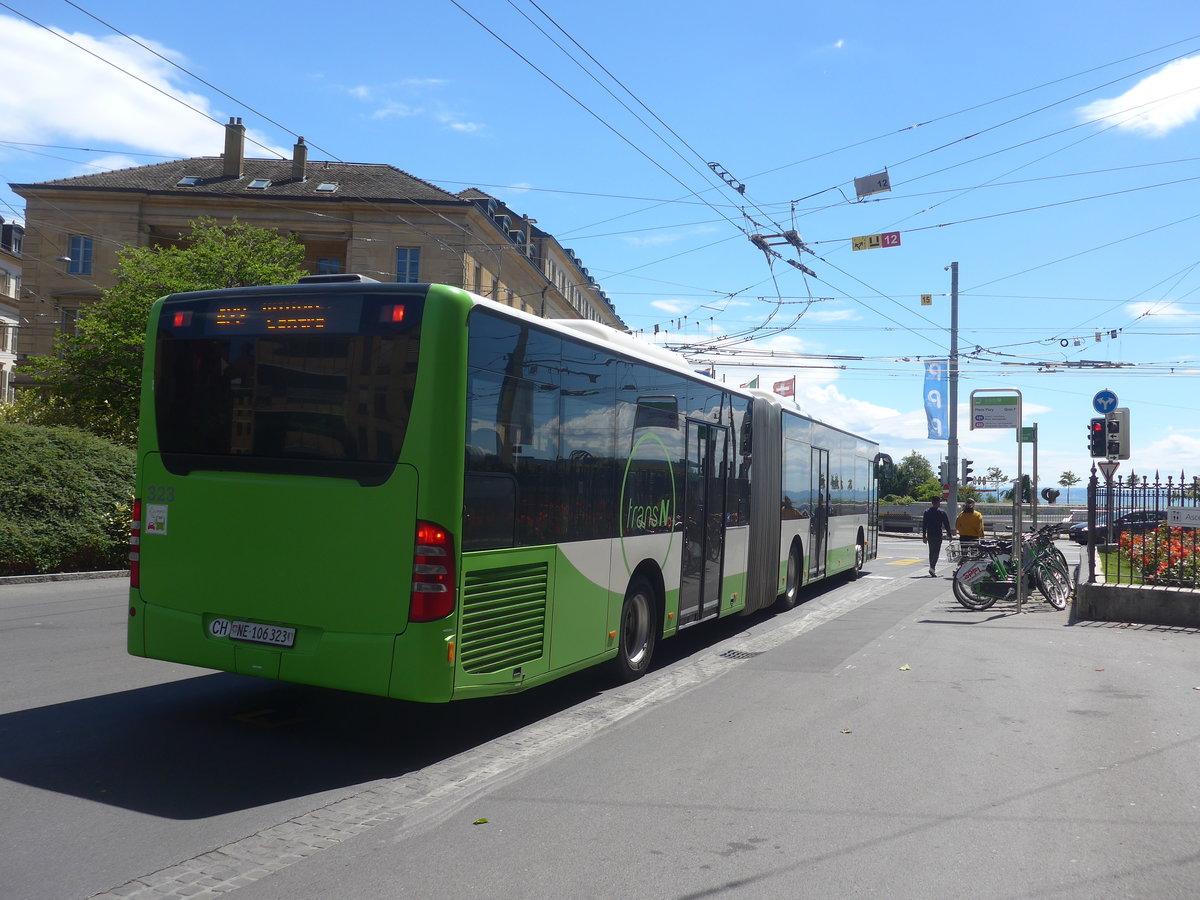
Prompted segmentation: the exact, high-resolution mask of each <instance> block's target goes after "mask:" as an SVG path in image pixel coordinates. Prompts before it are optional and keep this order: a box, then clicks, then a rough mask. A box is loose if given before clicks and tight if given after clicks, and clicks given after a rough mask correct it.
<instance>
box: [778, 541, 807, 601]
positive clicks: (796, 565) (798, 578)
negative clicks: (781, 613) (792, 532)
mask: <svg viewBox="0 0 1200 900" xmlns="http://www.w3.org/2000/svg"><path fill="white" fill-rule="evenodd" d="M803 567H804V553H803V551H802V550H801V549H800V542H799V541H792V549H791V550H789V551H788V561H787V582H786V586H785V587H784V589H783V593H782V594H780V595H779V598H778V599H777V600H776V601H775V608H776V609H779V610H784V609H791V608H792V607H793V606H795V605H796V603H797V601H798V600H799V599H800V585H801V584H802V583H803V581H804V568H803Z"/></svg>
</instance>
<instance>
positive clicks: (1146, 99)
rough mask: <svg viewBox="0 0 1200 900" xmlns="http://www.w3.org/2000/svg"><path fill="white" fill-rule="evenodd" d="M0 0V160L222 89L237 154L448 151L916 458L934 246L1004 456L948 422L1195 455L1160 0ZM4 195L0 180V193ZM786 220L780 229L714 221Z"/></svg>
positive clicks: (1195, 18)
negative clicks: (1001, 423)
mask: <svg viewBox="0 0 1200 900" xmlns="http://www.w3.org/2000/svg"><path fill="white" fill-rule="evenodd" d="M7 7H8V8H5V7H0V47H2V48H3V51H4V58H5V60H6V63H7V65H6V71H7V72H8V73H9V86H10V89H9V90H8V91H7V92H5V93H4V95H3V96H0V182H3V183H4V184H5V185H7V183H9V182H19V183H23V182H36V181H43V180H50V179H54V178H62V177H67V176H71V175H77V174H81V173H85V172H95V171H102V170H104V169H106V168H115V167H125V166H130V165H143V164H148V163H153V162H158V161H161V160H162V159H164V158H175V157H187V156H212V155H216V154H218V153H220V152H221V149H222V132H221V125H220V123H223V122H225V121H227V119H228V117H229V116H241V117H243V120H244V121H245V123H246V125H247V127H248V129H249V133H250V137H251V138H252V139H253V140H255V141H258V142H259V143H260V144H261V147H256V146H254V145H251V146H250V147H249V148H248V152H249V154H250V155H262V156H266V155H270V152H271V151H276V152H278V153H280V154H283V155H287V154H289V153H290V148H291V146H292V144H293V143H294V141H295V137H296V136H297V135H303V136H304V137H305V139H306V141H307V142H308V143H309V144H310V159H314V160H320V159H340V160H345V161H349V162H368V163H388V164H391V165H394V166H397V167H398V168H401V169H404V170H405V171H408V172H411V173H412V174H414V175H417V176H418V177H421V178H424V179H426V180H428V181H431V182H433V183H435V184H437V185H439V186H441V187H443V188H445V189H447V190H451V191H457V190H461V189H462V188H465V187H469V186H475V187H479V188H482V189H484V190H487V191H489V192H491V193H493V194H495V195H496V196H498V197H501V198H502V199H503V200H505V201H506V202H507V203H508V204H509V205H510V206H512V207H513V208H514V209H515V210H517V211H519V212H521V213H523V214H525V215H529V216H532V217H533V218H536V219H537V220H538V224H539V227H541V228H544V229H545V230H547V231H549V232H551V233H552V234H554V235H556V236H557V237H558V238H559V239H560V240H561V241H562V243H563V244H564V245H565V246H568V247H572V248H573V249H574V250H575V251H576V252H577V253H578V254H579V256H580V257H581V259H582V260H583V262H584V265H586V266H587V267H588V268H589V270H590V271H591V273H592V274H593V275H594V276H595V277H596V278H597V280H598V281H599V283H600V284H601V286H602V287H603V288H604V289H605V290H606V291H607V293H608V295H609V297H610V298H611V299H612V300H613V301H614V303H615V305H616V307H617V310H618V312H619V314H620V315H621V316H622V318H623V319H624V320H625V322H626V323H627V324H628V325H629V326H630V328H632V329H634V330H643V331H646V332H648V333H653V332H654V329H655V326H658V332H659V333H658V338H657V340H659V341H660V342H664V343H668V344H671V345H675V346H679V347H682V348H685V349H687V350H689V351H690V352H691V354H692V355H693V357H694V358H695V359H696V360H700V361H706V362H714V363H715V364H716V366H717V372H718V375H719V377H723V378H726V379H728V380H729V381H731V382H735V383H738V384H741V383H745V382H748V381H749V380H750V379H751V378H753V377H755V376H756V375H757V376H759V377H760V379H761V381H760V383H762V384H764V385H767V384H770V383H773V382H774V381H778V380H783V379H787V378H791V377H792V376H795V377H796V379H797V399H798V401H799V404H800V406H801V408H802V409H804V410H805V411H806V412H809V413H811V414H813V415H815V416H816V417H818V418H821V419H823V420H825V421H828V422H830V423H832V424H836V425H839V426H841V427H845V428H848V429H850V430H853V431H856V432H859V433H862V434H866V435H868V436H870V437H872V438H873V439H875V440H877V441H879V442H880V443H881V444H882V445H883V449H884V450H885V451H887V452H889V453H891V454H892V455H893V456H894V457H896V458H897V459H899V457H901V456H903V455H905V454H907V453H908V452H909V451H911V450H918V451H920V452H922V453H924V454H926V455H927V456H928V457H930V459H931V460H932V461H933V462H934V463H935V464H936V463H937V461H938V458H939V455H940V454H943V453H944V452H945V442H944V441H941V442H938V441H930V440H928V439H927V432H926V425H925V415H924V412H923V409H922V386H923V362H924V361H925V360H927V359H929V358H931V357H932V358H937V357H944V356H946V354H947V352H948V347H949V331H948V329H949V323H950V303H949V296H948V295H949V291H950V273H949V271H948V270H947V267H948V266H949V264H950V263H951V262H958V263H959V287H960V304H959V309H960V334H959V343H960V350H961V351H962V352H963V354H964V358H963V360H962V365H961V370H962V378H961V382H960V399H961V401H962V403H963V404H964V407H963V409H962V411H961V412H960V416H959V423H960V434H959V437H960V443H961V454H962V455H963V456H966V457H969V458H971V459H973V460H974V461H975V470H976V471H977V472H983V471H984V470H986V469H987V468H988V467H989V466H998V467H1000V468H1001V469H1003V470H1004V471H1005V472H1006V473H1007V474H1009V475H1010V477H1011V476H1012V475H1014V474H1015V469H1016V445H1015V443H1014V440H1013V435H1012V432H1007V431H995V430H989V431H971V430H969V428H968V416H967V412H966V409H965V404H966V402H967V398H968V397H969V396H970V393H971V391H973V390H983V389H994V388H1000V389H1006V388H1016V389H1019V390H1020V391H1021V392H1022V395H1023V397H1024V402H1025V422H1026V424H1033V423H1035V422H1036V423H1038V426H1039V437H1040V447H1039V474H1040V476H1041V481H1042V484H1052V483H1054V482H1056V481H1057V480H1058V476H1059V474H1060V473H1062V472H1064V471H1067V470H1070V471H1073V472H1075V473H1076V474H1077V475H1081V476H1083V475H1086V474H1087V473H1088V471H1089V469H1090V459H1089V457H1088V455H1087V452H1086V449H1085V448H1086V439H1085V429H1086V424H1087V421H1088V419H1089V418H1090V417H1091V416H1092V415H1094V413H1093V411H1092V408H1091V398H1092V396H1093V395H1094V394H1095V393H1096V392H1097V391H1099V390H1101V389H1108V390H1112V391H1115V392H1116V393H1117V395H1118V396H1119V398H1120V403H1121V405H1122V406H1127V407H1129V408H1130V409H1131V418H1132V434H1133V440H1132V446H1133V458H1132V459H1130V460H1129V461H1128V462H1125V463H1122V469H1121V471H1122V472H1127V471H1128V470H1129V468H1130V467H1131V466H1132V468H1134V469H1135V470H1136V471H1137V472H1139V473H1152V472H1153V471H1154V470H1155V469H1160V470H1162V472H1163V474H1164V475H1165V474H1167V473H1174V474H1176V475H1177V474H1178V472H1179V471H1180V470H1181V469H1186V470H1187V472H1188V473H1189V475H1190V474H1200V422H1198V421H1197V414H1196V412H1195V410H1196V408H1197V403H1196V399H1195V393H1196V391H1197V388H1200V378H1198V377H1197V376H1198V375H1200V350H1197V340H1196V336H1197V334H1198V333H1200V202H1198V201H1200V120H1198V118H1197V116H1198V113H1200V7H1198V6H1197V5H1196V3H1195V2H1194V0H1165V2H1156V0H1150V2H1145V3H1141V4H1137V5H1135V6H1130V5H1129V4H1117V3H1114V2H1107V0H1103V2H1094V3H1086V4H1085V3H1045V2H1044V0H1039V2H1025V0H1018V2H1014V3H1011V4H1007V5H1006V6H1005V7H1004V11H1003V17H1002V18H998V17H997V16H998V14H997V12H996V8H995V7H994V6H989V5H987V4H962V3H955V4H950V3H921V4H882V3H873V2H868V3H860V4H854V5H852V6H851V5H847V4H802V3H794V2H776V0H766V2H763V3H759V4H756V5H754V6H753V7H751V8H742V7H736V6H731V5H730V4H728V3H716V2H708V0H693V2H688V3H682V2H674V0H662V2H649V3H647V2H640V3H634V2H627V0H611V2H607V3H603V4H591V3H589V4H581V3H575V2H571V3H568V2H565V0H538V3H537V5H534V4H533V3H530V2H529V0H511V2H509V0H504V2H501V0H486V2H485V0H458V3H457V4H456V3H454V2H451V0H429V2H427V3H423V4H402V5H394V6H393V5H389V4H380V3H366V2H358V0H347V2H343V3H341V4H338V5H337V6H336V7H329V6H328V5H327V4H320V5H318V4H315V3H307V2H303V0H301V2H288V3H284V2H279V0H258V2H256V3H254V4H245V3H232V2H226V0H210V2H209V3H206V4H204V5H203V6H201V7H197V6H195V5H191V4H156V5H146V6H141V5H134V4H129V3H127V2H116V0H91V2H81V3H70V2H66V0H11V2H9V3H8V4H7ZM14 11H15V12H14ZM16 13H21V14H24V16H26V17H28V18H21V17H20V16H18V15H17V14H16ZM88 13H90V14H91V15H88ZM29 20H33V22H30V21H29ZM34 23H36V24H34ZM43 26H44V27H43ZM118 31H119V32H124V33H125V34H126V35H129V36H132V37H133V38H136V40H137V41H138V42H140V44H144V45H147V46H148V47H151V48H153V50H155V51H156V52H157V53H159V54H161V56H163V57H166V58H167V59H169V60H170V61H171V62H173V63H175V64H176V65H174V66H173V65H170V64H168V63H167V62H165V61H163V59H161V58H159V57H157V56H153V55H151V54H150V53H148V52H147V50H145V49H144V48H143V47H142V46H139V44H138V43H133V42H132V41H131V40H129V39H128V38H127V37H125V36H122V35H121V34H119V33H118ZM64 38H66V39H67V40H64ZM89 51H90V52H89ZM101 59H102V60H104V61H107V62H104V61H101ZM109 63H111V64H113V65H109ZM135 75H136V76H137V78H135V77H133V76H135ZM138 78H140V79H141V81H139V80H137V79H138ZM143 82H148V83H149V84H150V85H153V86H154V87H156V88H158V90H157V91H155V90H152V89H151V88H150V87H148V86H147V85H146V84H144V83H143ZM206 82H207V83H206ZM168 94H169V95H171V96H172V97H175V98H178V99H179V100H182V101H183V102H182V103H180V102H177V101H176V100H174V99H170V98H169V97H168V96H166V95H168ZM710 162H711V163H716V164H717V165H718V166H719V167H720V171H721V172H724V173H726V174H725V176H724V178H722V177H720V176H719V175H718V174H715V173H714V171H713V170H712V169H711V168H710V167H709V166H708V163H710ZM884 170H886V171H887V172H888V175H889V177H890V180H891V185H892V190H891V191H890V192H888V193H882V194H876V195H872V196H870V197H868V198H865V199H864V200H862V201H861V202H859V201H858V200H857V198H856V195H855V192H854V184H853V181H854V178H855V177H859V176H866V175H870V174H872V173H877V172H882V171H884ZM726 182H732V183H733V184H732V185H730V184H727V183H726ZM737 185H742V186H744V192H739V191H738V190H736V189H735V188H736V186H737ZM19 204H20V200H19V198H17V197H15V195H13V194H12V193H11V192H9V191H8V190H7V188H6V187H4V188H0V215H3V216H5V217H6V218H7V219H13V218H17V219H20V217H21V216H20V213H21V209H20V205H19ZM791 229H794V230H796V231H798V232H799V234H800V235H801V236H802V237H803V240H804V241H805V243H806V245H807V246H808V248H809V249H810V250H811V252H805V253H803V254H800V255H798V253H797V251H795V250H794V249H793V248H791V247H789V246H786V245H784V246H779V247H773V248H772V249H773V250H774V251H775V252H777V253H779V254H780V256H779V257H777V258H770V259H769V258H768V257H767V256H766V255H765V254H764V253H763V251H762V250H760V249H758V248H756V247H755V245H754V244H753V243H751V241H750V240H749V237H748V236H749V235H750V234H754V233H764V234H776V233H782V232H783V231H785V230H791ZM887 232H899V234H900V246H898V247H891V248H883V249H871V250H862V251H854V250H852V249H851V246H852V244H851V239H852V238H853V237H856V236H860V235H869V234H881V233H887ZM788 260H797V261H799V262H802V263H803V265H804V266H806V267H807V268H808V269H810V270H811V271H812V272H813V273H815V277H811V276H808V275H805V274H803V273H802V272H801V271H800V270H798V269H797V268H795V267H793V266H792V265H791V264H790V263H789V262H788ZM922 294H932V295H933V305H932V306H924V307H923V306H921V304H920V296H921V295H922ZM1114 335H1115V336H1114ZM1098 364H1100V365H1105V366H1112V367H1110V368H1098V367H1097V365H1098ZM1118 364H1119V365H1118ZM1024 463H1025V469H1026V471H1028V470H1029V467H1030V463H1031V460H1030V454H1029V452H1028V450H1027V452H1026V453H1025V456H1024ZM1078 496H1079V491H1078V489H1076V490H1075V491H1073V495H1072V499H1073V500H1074V499H1076V498H1077V497H1078Z"/></svg>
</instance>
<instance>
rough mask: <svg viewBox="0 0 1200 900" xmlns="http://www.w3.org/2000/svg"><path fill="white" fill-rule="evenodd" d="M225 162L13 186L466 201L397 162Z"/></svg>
mask: <svg viewBox="0 0 1200 900" xmlns="http://www.w3.org/2000/svg"><path fill="white" fill-rule="evenodd" d="M223 165H224V159H222V158H221V157H219V156H202V157H197V158H193V159H180V160H174V161H172V162H165V163H157V164H155V165H150V166H135V167H133V168H130V169H117V170H115V171H112V172H101V173H100V174H98V175H79V176H77V177H75V178H59V179H56V180H54V181H42V182H38V183H34V184H13V185H10V187H12V188H13V190H15V191H17V193H21V189H28V190H45V189H46V188H50V189H64V190H96V191H135V192H138V193H154V194H209V195H214V196H218V195H219V196H226V197H228V196H232V195H237V196H255V195H259V196H265V197H276V198H279V197H303V198H304V199H305V200H306V201H308V200H347V199H357V198H360V199H363V200H371V201H375V202H386V201H389V200H390V201H400V202H403V201H416V202H420V203H452V204H455V205H458V206H461V205H463V204H464V202H466V201H464V200H463V199H461V198H459V197H456V196H455V195H454V194H452V193H450V192H449V191H444V190H442V189H441V188H439V187H437V186H436V185H433V184H430V183H429V182H428V181H422V180H421V179H420V178H417V177H415V176H413V175H409V174H408V173H407V172H404V171H402V170H400V169H397V168H396V167H395V166H386V165H378V164H367V163H342V162H324V161H320V160H318V161H315V162H314V161H312V160H310V161H309V163H308V166H307V168H306V170H305V175H306V178H305V179H304V180H299V179H296V178H293V177H292V160H290V159H247V160H245V163H244V165H243V166H242V172H243V174H242V177H241V178H230V177H227V176H225V175H223V174H221V172H222V167H223ZM188 175H191V176H196V177H198V178H199V179H200V180H199V181H198V182H197V183H196V184H195V185H194V186H192V187H183V186H180V184H179V180H180V179H181V178H184V177H185V176H188ZM256 178H266V179H269V180H270V182H271V184H270V186H269V187H267V188H265V189H262V190H259V189H254V188H250V187H247V185H249V184H250V182H251V181H253V180H254V179H256ZM323 182H328V183H331V184H336V185H337V190H335V191H333V192H328V193H327V192H318V191H317V186H318V185H320V184H321V183H323Z"/></svg>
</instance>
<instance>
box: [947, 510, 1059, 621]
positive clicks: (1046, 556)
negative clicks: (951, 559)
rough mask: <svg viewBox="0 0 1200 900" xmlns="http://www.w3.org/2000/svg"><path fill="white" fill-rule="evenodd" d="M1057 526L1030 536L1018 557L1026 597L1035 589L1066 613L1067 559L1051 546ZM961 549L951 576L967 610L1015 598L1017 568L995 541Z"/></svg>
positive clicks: (984, 607) (987, 606)
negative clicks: (957, 565) (961, 558)
mask: <svg viewBox="0 0 1200 900" xmlns="http://www.w3.org/2000/svg"><path fill="white" fill-rule="evenodd" d="M1057 527H1058V526H1057V525H1047V526H1046V527H1044V528H1041V529H1039V530H1038V531H1036V532H1034V533H1033V534H1032V535H1030V537H1029V538H1027V540H1026V541H1025V542H1024V547H1023V550H1022V555H1021V568H1022V582H1023V584H1024V586H1025V589H1026V591H1027V592H1028V593H1030V594H1031V593H1032V592H1033V589H1034V588H1037V590H1038V591H1039V592H1040V593H1041V594H1042V596H1043V597H1045V599H1046V601H1047V602H1048V603H1049V604H1050V605H1051V606H1053V607H1054V608H1055V609H1066V606H1067V598H1068V597H1069V596H1070V593H1071V576H1070V572H1069V569H1068V566H1067V560H1066V557H1065V556H1064V555H1063V553H1062V551H1061V550H1059V549H1058V548H1057V547H1056V546H1055V545H1054V531H1055V530H1056V529H1057ZM968 547H970V550H969V551H968V550H967V548H964V550H963V552H964V554H966V553H968V552H969V553H970V555H969V556H966V555H964V560H963V562H962V564H961V565H960V566H959V567H958V569H957V570H956V571H955V573H954V581H953V590H954V597H955V599H956V600H958V602H959V603H960V604H962V605H963V606H965V607H966V608H967V609H973V610H983V609H987V608H989V607H990V606H991V605H992V604H994V603H995V602H996V601H997V600H1008V599H1012V598H1014V597H1015V596H1016V592H1017V578H1016V566H1015V564H1014V562H1013V557H1012V554H1011V553H1010V552H1009V550H1008V548H1007V547H1006V546H1005V545H1004V544H1001V543H999V542H998V541H980V542H979V543H977V544H975V545H974V546H973V547H971V546H970V545H968Z"/></svg>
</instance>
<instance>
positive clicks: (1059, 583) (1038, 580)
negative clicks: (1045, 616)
mask: <svg viewBox="0 0 1200 900" xmlns="http://www.w3.org/2000/svg"><path fill="white" fill-rule="evenodd" d="M1033 580H1034V583H1035V584H1037V589H1038V590H1039V591H1041V592H1042V596H1043V597H1045V598H1046V601H1047V602H1048V603H1049V604H1050V605H1051V606H1053V607H1054V608H1055V609H1066V608H1067V597H1068V596H1070V594H1071V585H1070V582H1069V581H1068V580H1067V576H1066V574H1065V573H1063V572H1060V571H1059V570H1058V568H1057V567H1056V566H1051V565H1042V566H1038V567H1037V568H1036V569H1034V572H1033Z"/></svg>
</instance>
